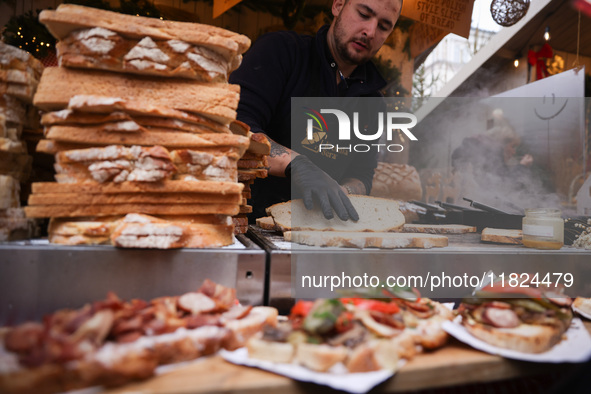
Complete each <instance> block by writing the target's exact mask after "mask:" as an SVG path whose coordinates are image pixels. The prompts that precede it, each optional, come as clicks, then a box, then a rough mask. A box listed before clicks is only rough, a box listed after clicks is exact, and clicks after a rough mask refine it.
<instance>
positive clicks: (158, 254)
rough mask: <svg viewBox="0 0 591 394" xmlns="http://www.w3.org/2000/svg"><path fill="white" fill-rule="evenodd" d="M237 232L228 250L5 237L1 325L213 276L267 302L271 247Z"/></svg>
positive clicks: (179, 287) (189, 286) (246, 297)
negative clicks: (267, 264) (113, 296)
mask: <svg viewBox="0 0 591 394" xmlns="http://www.w3.org/2000/svg"><path fill="white" fill-rule="evenodd" d="M237 239H238V241H240V242H236V243H235V244H234V245H232V246H231V247H226V248H221V249H175V250H145V249H118V248H114V247H111V246H61V245H50V244H47V243H46V242H45V243H43V242H39V241H24V242H10V243H0V324H7V323H17V322H21V321H24V320H28V319H39V318H41V317H42V316H43V315H44V314H47V313H50V312H52V311H54V310H56V309H61V308H77V307H80V306H82V305H83V304H84V303H87V302H92V301H96V300H100V299H103V298H104V297H105V296H106V294H107V292H109V291H114V292H115V293H116V294H117V295H118V296H119V297H120V298H122V299H126V300H127V299H132V298H141V299H146V300H149V299H152V298H155V297H159V296H166V295H177V294H182V293H183V292H187V291H192V290H196V289H197V288H199V286H200V285H201V283H202V281H203V280H204V279H206V278H209V279H211V280H213V281H215V282H217V283H220V284H223V285H225V286H230V287H235V288H236V290H237V295H238V298H239V299H240V301H241V302H242V303H244V304H253V305H262V304H263V303H264V288H265V259H266V254H265V251H264V250H262V249H261V248H259V247H258V246H257V245H255V244H253V243H252V242H251V241H250V240H249V239H248V238H246V237H244V236H242V235H240V236H238V237H237Z"/></svg>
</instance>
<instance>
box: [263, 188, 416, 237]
mask: <svg viewBox="0 0 591 394" xmlns="http://www.w3.org/2000/svg"><path fill="white" fill-rule="evenodd" d="M349 199H350V200H351V203H352V204H353V206H354V207H355V209H356V210H357V213H358V214H359V221H357V222H353V221H351V220H349V221H342V220H340V219H339V218H338V217H337V216H336V215H335V217H334V218H333V219H326V218H325V217H324V215H323V214H322V212H321V211H320V210H318V209H315V210H311V211H309V210H307V209H306V207H305V206H304V202H303V201H302V200H292V201H288V202H284V203H280V204H275V205H272V206H270V207H269V208H267V214H268V215H270V216H273V219H274V220H275V224H276V225H277V226H278V227H279V228H281V229H282V230H283V231H288V230H298V231H299V230H314V231H377V232H383V231H396V230H398V229H400V228H401V227H402V226H403V225H404V215H402V213H401V212H400V210H399V209H398V203H397V202H396V201H394V200H388V199H385V198H377V197H368V196H357V195H351V196H349Z"/></svg>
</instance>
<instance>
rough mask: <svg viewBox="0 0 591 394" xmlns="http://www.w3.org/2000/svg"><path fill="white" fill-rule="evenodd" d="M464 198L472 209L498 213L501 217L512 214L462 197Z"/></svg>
mask: <svg viewBox="0 0 591 394" xmlns="http://www.w3.org/2000/svg"><path fill="white" fill-rule="evenodd" d="M462 198H463V200H464V201H468V202H469V203H470V206H471V207H474V208H477V209H480V210H482V211H486V212H490V213H496V214H500V215H510V213H507V212H505V211H501V210H500V209H496V208H493V207H491V206H488V205H485V204H481V203H479V202H476V201H474V200H470V199H469V198H466V197H462Z"/></svg>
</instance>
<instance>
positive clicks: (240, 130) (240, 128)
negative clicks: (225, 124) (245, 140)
mask: <svg viewBox="0 0 591 394" xmlns="http://www.w3.org/2000/svg"><path fill="white" fill-rule="evenodd" d="M230 130H231V131H232V133H234V134H238V135H250V126H249V125H247V124H246V123H244V122H242V121H240V120H238V119H236V120H234V121H232V123H230Z"/></svg>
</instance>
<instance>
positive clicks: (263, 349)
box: [246, 337, 295, 363]
mask: <svg viewBox="0 0 591 394" xmlns="http://www.w3.org/2000/svg"><path fill="white" fill-rule="evenodd" d="M246 348H247V349H248V356H249V357H250V358H254V359H257V360H267V361H271V362H274V363H289V362H291V360H292V359H293V355H294V352H295V349H294V346H293V345H292V344H291V343H289V342H285V343H283V342H271V341H265V340H263V339H260V338H258V337H253V338H250V339H249V340H248V342H246Z"/></svg>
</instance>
